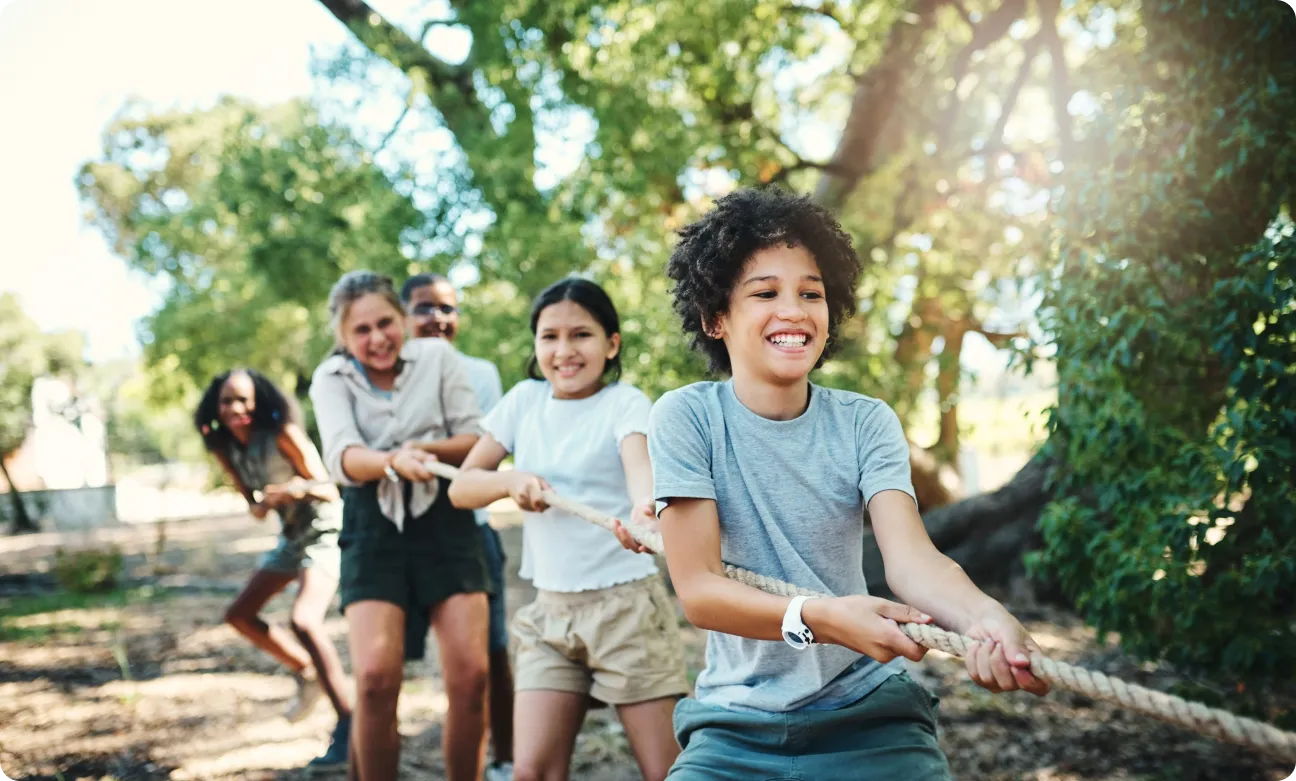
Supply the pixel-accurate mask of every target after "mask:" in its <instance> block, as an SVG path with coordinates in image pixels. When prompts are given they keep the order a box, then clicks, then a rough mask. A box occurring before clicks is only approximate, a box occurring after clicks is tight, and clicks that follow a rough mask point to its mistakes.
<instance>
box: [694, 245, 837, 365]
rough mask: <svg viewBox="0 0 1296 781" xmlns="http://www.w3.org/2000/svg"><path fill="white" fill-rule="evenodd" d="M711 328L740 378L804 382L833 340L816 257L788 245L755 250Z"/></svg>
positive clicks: (804, 250)
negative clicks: (725, 308) (725, 309)
mask: <svg viewBox="0 0 1296 781" xmlns="http://www.w3.org/2000/svg"><path fill="white" fill-rule="evenodd" d="M710 332H711V334H712V335H713V336H715V337H717V338H720V339H723V340H724V344H725V349H727V350H728V351H729V360H730V362H731V363H732V365H733V373H734V377H735V378H739V377H741V378H750V379H753V380H756V381H758V382H760V381H763V382H768V383H771V384H774V385H789V384H794V383H797V382H804V381H805V379H806V377H808V376H809V375H810V372H811V370H813V369H814V367H815V365H816V364H817V363H818V362H819V356H820V355H822V354H823V351H824V347H825V346H826V344H827V339H828V301H827V299H826V298H825V295H824V283H823V275H822V274H821V273H820V271H819V264H818V263H816V262H815V259H814V256H813V255H811V254H810V251H809V250H807V249H806V248H805V247H800V246H797V247H789V246H787V245H778V246H774V247H768V248H766V249H763V250H759V251H758V252H756V253H754V254H753V255H752V256H751V258H750V259H749V260H748V261H747V264H746V265H745V266H744V267H743V270H742V273H740V274H739V275H738V280H737V281H736V282H735V283H734V287H733V290H732V291H730V293H729V308H728V311H727V312H725V313H724V314H722V315H720V316H719V317H718V318H717V319H716V323H715V324H714V327H713V328H711V329H710Z"/></svg>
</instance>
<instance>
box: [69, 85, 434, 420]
mask: <svg viewBox="0 0 1296 781" xmlns="http://www.w3.org/2000/svg"><path fill="white" fill-rule="evenodd" d="M80 187H81V192H82V195H83V197H84V198H85V199H86V201H87V202H88V203H89V204H90V205H91V206H92V219H94V221H95V223H96V224H97V225H98V226H99V228H100V229H101V230H103V231H104V233H105V235H107V236H108V237H109V239H110V240H111V241H112V242H113V244H114V246H115V248H116V250H117V252H118V253H119V254H121V255H122V256H123V257H125V258H126V259H127V262H128V263H129V264H130V265H131V266H132V267H134V268H136V269H139V270H141V271H143V272H145V273H148V274H152V275H156V276H158V277H160V278H161V279H164V280H165V282H166V295H165V299H164V302H163V304H162V306H161V308H160V309H159V310H158V311H157V312H155V313H153V314H152V315H150V316H149V317H148V318H147V320H146V322H145V323H144V328H143V330H142V334H141V335H142V338H143V340H144V346H145V360H146V362H147V363H148V364H149V366H150V367H151V368H152V370H153V371H152V378H151V379H152V380H153V382H152V383H151V393H152V394H153V397H154V399H155V400H161V401H170V402H173V403H174V402H177V401H179V400H182V399H189V398H191V397H192V391H193V390H194V389H195V388H201V387H205V386H206V383H207V382H208V380H210V379H211V377H212V376H213V375H215V374H217V373H220V372H222V371H225V370H227V369H229V368H231V367H235V366H253V367H256V368H258V369H260V370H261V371H262V372H265V373H266V374H267V375H268V376H270V377H272V378H273V379H275V380H276V381H278V382H282V383H284V384H285V387H286V388H287V389H288V390H289V391H292V390H294V389H295V390H297V391H298V392H303V391H304V382H305V380H306V379H307V378H309V376H310V373H311V370H312V368H313V367H314V366H315V365H316V364H317V363H318V362H319V360H320V359H321V358H322V357H323V356H324V355H325V354H326V353H327V352H328V350H329V349H330V348H331V346H332V344H333V335H332V329H331V328H330V326H329V323H328V312H327V307H326V306H324V301H325V300H326V298H327V295H328V290H329V287H330V286H331V285H332V284H333V282H335V281H336V280H337V278H338V277H339V276H340V275H341V274H342V273H344V272H346V271H349V270H352V269H355V268H370V269H373V270H376V271H380V272H384V273H388V274H393V275H395V276H396V277H398V278H400V277H403V276H405V275H406V274H407V273H409V272H410V271H411V270H412V269H413V268H415V267H416V265H418V264H431V265H437V264H440V265H442V266H445V265H448V263H447V262H446V260H445V257H446V253H451V252H452V251H453V250H454V249H455V247H456V246H457V244H456V241H457V239H455V237H454V236H453V234H452V232H450V231H449V230H448V227H445V224H444V222H443V221H440V220H438V216H439V215H438V211H437V209H436V207H435V205H433V206H430V207H429V208H427V209H420V208H417V207H416V206H415V205H414V202H413V198H412V196H411V194H410V190H411V186H410V184H409V182H408V178H407V177H403V175H401V174H400V173H397V174H394V175H389V174H387V173H385V172H383V171H382V170H380V169H379V168H378V167H377V166H375V165H374V164H373V162H372V159H371V156H370V155H369V153H368V152H367V151H366V150H365V149H363V148H362V147H361V146H359V144H357V143H356V142H355V141H354V139H352V138H351V136H350V135H349V134H348V133H347V132H346V131H345V130H344V129H342V128H340V127H338V126H336V125H330V124H327V123H323V122H321V121H319V120H318V118H317V117H316V116H315V115H314V114H313V113H312V112H311V111H310V110H309V109H308V108H307V107H306V106H304V105H301V104H298V103H289V104H285V105H281V106H275V107H271V108H259V107H255V106H252V105H250V104H245V103H240V102H237V101H234V100H225V101H222V102H221V103H219V104H218V105H217V106H215V107H214V108H212V109H210V110H207V111H199V112H193V113H160V114H151V113H148V112H147V111H146V110H144V109H143V108H142V107H139V106H128V107H126V108H125V109H124V110H123V112H122V115H121V116H120V117H119V118H118V119H117V120H116V121H115V122H114V123H113V124H112V125H111V126H110V127H109V128H108V129H107V130H106V131H105V134H104V154H103V160H101V161H99V162H93V163H90V164H88V165H86V166H85V169H84V170H83V172H82V175H81V178H80ZM451 256H453V255H451Z"/></svg>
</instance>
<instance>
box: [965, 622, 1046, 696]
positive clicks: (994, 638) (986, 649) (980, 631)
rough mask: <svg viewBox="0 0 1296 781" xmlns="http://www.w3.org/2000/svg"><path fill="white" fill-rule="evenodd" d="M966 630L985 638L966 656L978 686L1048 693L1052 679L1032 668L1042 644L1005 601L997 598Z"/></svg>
mask: <svg viewBox="0 0 1296 781" xmlns="http://www.w3.org/2000/svg"><path fill="white" fill-rule="evenodd" d="M963 634H965V635H967V636H969V637H973V638H976V639H978V640H981V641H982V642H981V643H980V645H978V646H977V647H976V648H973V649H971V650H969V651H968V655H967V657H966V658H965V659H964V660H963V661H964V662H965V663H966V665H967V671H968V675H970V676H972V680H973V681H974V682H975V683H976V684H977V685H978V686H980V687H982V688H983V689H986V690H988V691H992V692H1010V691H1015V690H1017V689H1021V690H1023V691H1028V692H1030V693H1031V694H1034V695H1037V696H1042V695H1045V694H1048V691H1049V684H1048V681H1043V680H1040V679H1039V678H1036V677H1035V675H1034V674H1033V673H1032V672H1031V669H1030V655H1031V653H1032V652H1035V653H1040V647H1039V646H1038V645H1036V644H1035V641H1034V640H1032V639H1031V636H1030V633H1029V632H1027V631H1026V627H1024V626H1022V625H1021V622H1020V621H1018V620H1017V619H1015V618H1013V616H1012V614H1011V613H1009V612H1008V611H1007V610H1005V609H1004V607H1003V605H1000V604H998V603H997V602H996V603H995V605H994V607H992V608H991V609H990V610H988V611H987V612H986V613H985V614H983V615H982V616H981V618H980V619H978V620H977V621H975V622H974V623H973V624H972V626H970V627H969V628H968V629H967V630H966V631H965V632H964V633H963Z"/></svg>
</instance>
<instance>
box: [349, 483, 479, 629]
mask: <svg viewBox="0 0 1296 781" xmlns="http://www.w3.org/2000/svg"><path fill="white" fill-rule="evenodd" d="M342 499H343V504H342V507H343V511H342V533H341V534H340V535H339V536H338V547H339V548H341V549H342V578H341V581H340V585H341V588H340V590H341V594H342V609H343V610H346V607H347V605H350V604H351V603H353V602H360V601H363V600H367V599H374V600H378V601H380V602H390V603H391V604H393V605H396V606H398V607H400V608H401V609H402V610H404V611H405V613H406V616H412V615H421V616H423V620H424V622H426V620H427V619H426V617H427V615H428V613H429V612H430V611H431V610H432V608H433V607H435V606H436V605H437V604H439V603H441V602H442V601H444V600H445V599H446V598H447V597H451V596H453V595H455V594H470V593H473V592H477V591H489V590H490V577H489V576H488V575H487V570H486V556H485V553H484V552H483V551H482V541H481V532H479V531H478V530H477V521H476V519H475V518H474V517H473V514H472V511H471V510H459V509H456V508H455V506H454V505H452V504H450V499H449V498H448V497H447V496H446V490H445V484H444V481H443V483H442V486H441V490H440V491H439V492H438V494H437V499H436V501H435V502H434V503H433V504H432V507H431V508H429V509H428V511H427V512H426V513H424V514H423V515H421V516H419V517H417V518H408V517H407V518H406V519H405V531H404V532H400V531H398V530H397V529H396V525H395V524H393V523H392V522H391V521H390V520H388V519H387V518H386V517H385V516H383V514H382V512H381V511H380V510H379V509H378V490H377V485H376V484H375V483H369V484H366V485H362V486H357V487H347V488H344V489H342Z"/></svg>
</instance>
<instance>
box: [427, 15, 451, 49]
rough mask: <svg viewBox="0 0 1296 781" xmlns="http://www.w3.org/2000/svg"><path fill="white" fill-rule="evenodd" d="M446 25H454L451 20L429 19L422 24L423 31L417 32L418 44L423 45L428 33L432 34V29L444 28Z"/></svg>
mask: <svg viewBox="0 0 1296 781" xmlns="http://www.w3.org/2000/svg"><path fill="white" fill-rule="evenodd" d="M448 24H454V20H453V19H429V20H427V21H426V22H424V23H423V29H422V30H419V34H418V42H419V43H420V44H424V43H426V42H427V37H428V33H430V32H432V28H434V27H444V26H446V25H448Z"/></svg>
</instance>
